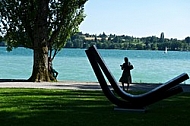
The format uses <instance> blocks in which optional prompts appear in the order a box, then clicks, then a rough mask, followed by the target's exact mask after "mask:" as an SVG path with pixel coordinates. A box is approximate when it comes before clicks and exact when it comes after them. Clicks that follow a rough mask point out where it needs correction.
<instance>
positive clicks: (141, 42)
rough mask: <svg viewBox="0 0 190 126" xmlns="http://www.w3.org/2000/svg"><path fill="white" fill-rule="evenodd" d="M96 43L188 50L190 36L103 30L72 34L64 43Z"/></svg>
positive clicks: (79, 45)
mask: <svg viewBox="0 0 190 126" xmlns="http://www.w3.org/2000/svg"><path fill="white" fill-rule="evenodd" d="M91 45H96V47H97V48H99V49H127V50H165V48H166V47H167V49H168V50H172V51H189V50H190V37H186V38H185V39H184V40H178V39H174V38H171V39H168V38H164V33H163V32H162V33H161V35H160V37H156V36H149V37H142V38H137V37H133V36H127V35H115V34H110V35H106V34H105V33H104V32H103V33H102V34H99V35H90V34H88V33H86V34H83V33H82V32H79V33H77V34H75V35H73V36H72V37H71V38H70V40H69V41H68V42H67V44H66V45H65V47H66V48H88V47H90V46H91Z"/></svg>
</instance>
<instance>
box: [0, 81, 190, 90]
mask: <svg viewBox="0 0 190 126" xmlns="http://www.w3.org/2000/svg"><path fill="white" fill-rule="evenodd" d="M157 86H159V84H131V85H130V87H129V90H134V91H149V90H151V89H153V88H155V87H157ZM181 86H182V88H183V90H184V92H190V85H186V84H181ZM0 88H44V89H73V90H101V87H100V85H99V83H97V82H64V81H62V82H39V83H38V82H2V81H0Z"/></svg>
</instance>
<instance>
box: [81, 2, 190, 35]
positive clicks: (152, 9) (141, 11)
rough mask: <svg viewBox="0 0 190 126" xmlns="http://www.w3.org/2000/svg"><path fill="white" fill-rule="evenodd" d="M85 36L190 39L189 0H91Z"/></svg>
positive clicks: (83, 30) (85, 24)
mask: <svg viewBox="0 0 190 126" xmlns="http://www.w3.org/2000/svg"><path fill="white" fill-rule="evenodd" d="M84 7H85V14H86V15H87V16H86V18H85V20H84V21H83V22H82V24H81V25H80V31H82V32H83V33H90V34H97V35H99V34H100V33H103V32H105V33H106V34H110V33H111V34H116V35H129V36H134V37H147V36H157V37H160V34H161V32H164V36H165V38H177V39H184V38H185V37H187V36H190V0H88V1H87V3H86V4H85V6H84Z"/></svg>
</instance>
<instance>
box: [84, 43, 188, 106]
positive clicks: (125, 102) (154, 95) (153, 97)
mask: <svg viewBox="0 0 190 126" xmlns="http://www.w3.org/2000/svg"><path fill="white" fill-rule="evenodd" d="M86 54H87V56H88V59H89V61H90V63H91V66H92V68H93V70H94V72H95V74H96V77H97V79H98V81H99V83H100V86H101V87H102V90H103V92H104V94H105V95H106V97H107V98H108V99H109V100H110V101H111V102H112V103H114V104H116V105H117V106H119V107H125V108H143V107H145V106H147V105H150V104H152V103H154V102H157V101H159V100H162V99H164V98H167V97H170V96H173V95H175V94H178V93H180V92H182V91H183V90H182V88H181V87H180V86H179V83H181V82H183V81H184V80H186V79H188V78H189V77H188V75H187V74H186V73H183V74H181V75H179V76H177V77H176V78H174V79H172V80H170V81H168V82H166V83H165V84H163V85H160V86H158V87H157V88H155V89H153V90H151V91H149V92H146V93H143V94H139V95H132V94H130V93H127V92H125V91H123V90H122V89H121V88H120V86H119V85H118V83H117V82H116V81H115V78H114V77H113V75H112V74H111V72H110V71H109V69H108V67H107V66H106V64H105V62H104V61H103V59H102V58H101V56H100V54H99V53H98V51H97V49H96V47H95V46H91V47H90V48H89V49H88V50H86ZM102 72H103V73H104V74H105V76H106V77H107V79H108V81H109V82H110V84H111V86H112V87H113V89H114V91H115V92H116V93H117V94H118V95H119V96H120V97H121V98H122V100H121V99H119V98H117V97H116V96H115V95H114V94H113V93H112V91H111V90H110V89H109V87H108V85H107V83H106V81H105V78H104V75H103V73H102ZM177 85H178V86H177Z"/></svg>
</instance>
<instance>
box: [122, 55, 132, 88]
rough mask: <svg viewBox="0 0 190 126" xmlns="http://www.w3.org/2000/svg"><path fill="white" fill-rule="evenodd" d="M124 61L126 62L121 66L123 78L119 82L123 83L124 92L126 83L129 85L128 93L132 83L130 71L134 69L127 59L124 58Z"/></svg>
mask: <svg viewBox="0 0 190 126" xmlns="http://www.w3.org/2000/svg"><path fill="white" fill-rule="evenodd" d="M124 61H125V62H124V63H123V64H122V65H120V66H121V69H122V70H123V73H122V76H121V78H120V79H119V82H121V84H122V86H123V90H125V87H124V83H127V91H128V89H129V84H131V82H132V78H131V72H130V70H132V69H133V65H131V63H130V62H129V61H128V58H127V57H125V58H124Z"/></svg>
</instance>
